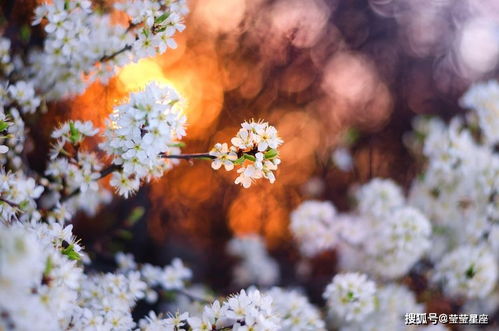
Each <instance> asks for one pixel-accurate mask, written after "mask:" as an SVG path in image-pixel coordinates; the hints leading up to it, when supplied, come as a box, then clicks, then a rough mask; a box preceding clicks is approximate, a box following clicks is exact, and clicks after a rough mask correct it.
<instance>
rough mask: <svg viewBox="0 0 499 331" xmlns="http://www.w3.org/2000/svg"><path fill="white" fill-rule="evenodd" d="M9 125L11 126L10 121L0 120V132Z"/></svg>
mask: <svg viewBox="0 0 499 331" xmlns="http://www.w3.org/2000/svg"><path fill="white" fill-rule="evenodd" d="M8 127H9V123H7V122H4V121H0V132H2V131H4V130H5V129H7V128H8Z"/></svg>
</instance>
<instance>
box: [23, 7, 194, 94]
mask: <svg viewBox="0 0 499 331" xmlns="http://www.w3.org/2000/svg"><path fill="white" fill-rule="evenodd" d="M116 8H117V9H119V10H124V11H125V12H126V13H127V14H128V15H129V16H130V26H128V27H126V26H123V25H118V24H113V23H112V22H111V16H110V14H109V13H101V11H99V10H98V8H96V9H94V8H92V4H91V2H90V1H88V0H76V1H65V0H55V1H52V2H47V3H43V4H41V5H40V6H38V7H37V8H36V10H35V19H34V22H33V24H35V25H36V24H40V23H43V24H44V30H45V32H46V33H47V36H46V38H45V43H44V46H43V51H34V52H32V53H31V54H30V64H31V66H30V69H29V71H28V72H27V74H28V75H32V76H33V77H34V80H35V82H36V85H37V87H38V88H39V89H41V90H42V91H43V92H44V94H45V95H46V97H47V98H49V99H57V98H61V97H65V96H68V95H72V94H78V93H81V92H83V91H84V90H85V88H86V87H87V86H88V85H89V84H90V83H91V82H93V81H94V80H96V79H98V80H101V81H103V82H106V81H107V80H108V79H109V78H110V77H112V76H113V75H114V73H115V71H116V68H118V67H119V66H123V65H125V64H127V63H129V62H130V61H132V60H138V59H140V58H142V57H144V56H150V55H156V54H158V53H162V52H164V51H165V50H166V48H167V47H169V48H174V47H175V42H174V41H173V39H172V37H173V35H174V34H175V32H176V31H182V30H183V29H184V25H183V24H182V18H183V15H185V14H186V13H187V7H186V5H185V1H184V0H178V1H149V0H143V1H132V0H130V1H125V2H123V3H119V4H116ZM131 50H133V52H131ZM82 75H85V76H86V79H85V80H83V79H82Z"/></svg>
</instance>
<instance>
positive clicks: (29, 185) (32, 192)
mask: <svg viewBox="0 0 499 331" xmlns="http://www.w3.org/2000/svg"><path fill="white" fill-rule="evenodd" d="M43 190H44V188H43V187H42V186H40V185H37V183H36V182H35V180H34V179H33V178H31V177H26V176H25V175H24V173H23V172H21V171H17V172H5V170H4V169H3V168H0V221H3V222H10V221H11V220H13V219H14V218H17V219H19V220H23V221H30V220H37V219H39V218H40V213H39V212H38V211H37V209H36V207H37V206H36V201H35V200H36V199H38V198H39V197H40V195H41V194H42V192H43Z"/></svg>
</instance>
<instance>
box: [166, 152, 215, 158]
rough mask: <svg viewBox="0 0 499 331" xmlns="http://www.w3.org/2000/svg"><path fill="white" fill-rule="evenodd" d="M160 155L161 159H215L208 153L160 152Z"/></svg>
mask: <svg viewBox="0 0 499 331" xmlns="http://www.w3.org/2000/svg"><path fill="white" fill-rule="evenodd" d="M160 156H161V157H162V158H163V159H181V160H190V159H212V160H213V159H216V158H217V157H216V156H213V155H210V154H208V153H194V154H177V155H175V154H172V155H168V154H164V153H161V154H160Z"/></svg>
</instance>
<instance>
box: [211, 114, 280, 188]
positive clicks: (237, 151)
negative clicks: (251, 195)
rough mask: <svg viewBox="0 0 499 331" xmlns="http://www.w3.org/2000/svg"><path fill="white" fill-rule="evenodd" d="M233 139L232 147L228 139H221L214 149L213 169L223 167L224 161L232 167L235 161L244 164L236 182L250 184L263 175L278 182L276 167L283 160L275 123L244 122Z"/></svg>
mask: <svg viewBox="0 0 499 331" xmlns="http://www.w3.org/2000/svg"><path fill="white" fill-rule="evenodd" d="M231 143H232V146H231V147H228V145H227V144H226V143H223V144H221V143H217V144H215V147H214V148H213V149H212V150H211V151H210V155H211V156H212V157H214V160H213V162H212V167H213V169H220V167H221V166H222V165H223V166H224V167H225V170H227V171H230V170H232V169H234V166H235V165H237V166H240V167H239V169H238V170H237V172H238V173H239V176H238V177H237V178H236V180H235V183H236V184H241V185H242V186H243V187H244V188H248V187H250V186H251V183H252V182H253V180H255V179H259V178H266V179H268V180H269V181H270V182H271V183H274V181H275V175H274V173H273V171H275V170H277V166H278V165H279V164H280V163H281V160H280V159H279V153H278V151H277V148H278V147H279V146H280V145H281V144H282V140H281V138H279V136H278V135H277V130H276V128H275V127H273V126H271V125H269V124H268V123H266V122H254V121H251V122H244V123H243V124H241V129H240V130H239V132H238V133H237V135H236V136H235V137H234V138H232V140H231Z"/></svg>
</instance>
